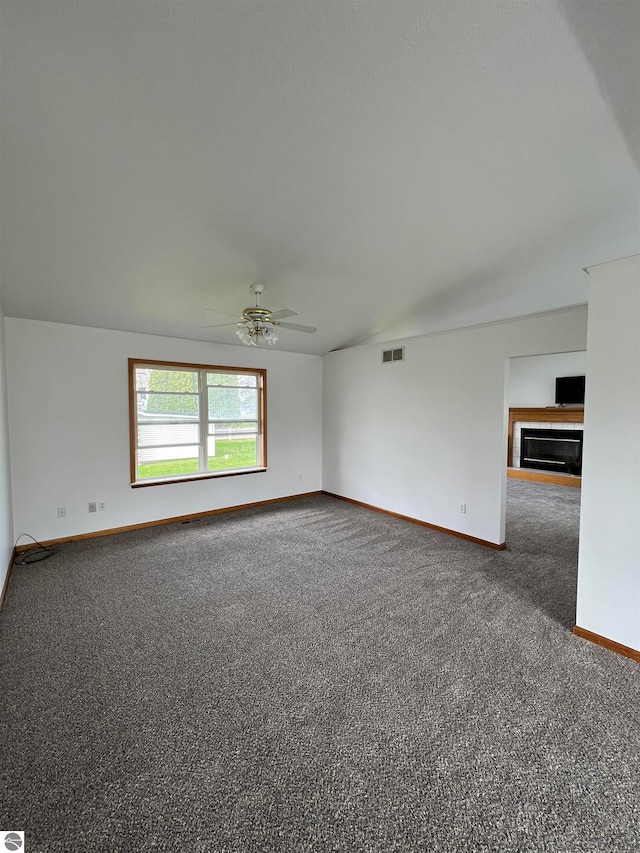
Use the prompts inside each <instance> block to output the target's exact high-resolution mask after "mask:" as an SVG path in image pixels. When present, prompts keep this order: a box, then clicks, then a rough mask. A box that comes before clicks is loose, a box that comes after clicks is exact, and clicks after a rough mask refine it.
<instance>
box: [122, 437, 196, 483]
mask: <svg viewBox="0 0 640 853" xmlns="http://www.w3.org/2000/svg"><path fill="white" fill-rule="evenodd" d="M198 466H199V448H198V446H197V445H195V446H193V445H192V446H191V447H186V446H185V447H153V448H149V449H146V450H139V451H138V472H137V477H138V480H144V479H148V478H149V477H179V476H181V475H183V474H196V473H198Z"/></svg>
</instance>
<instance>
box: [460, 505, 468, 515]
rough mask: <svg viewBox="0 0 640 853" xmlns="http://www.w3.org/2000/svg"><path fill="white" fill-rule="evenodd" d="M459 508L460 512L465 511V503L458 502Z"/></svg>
mask: <svg viewBox="0 0 640 853" xmlns="http://www.w3.org/2000/svg"><path fill="white" fill-rule="evenodd" d="M459 510H460V512H462V513H465V512H466V511H467V505H466V504H460V506H459Z"/></svg>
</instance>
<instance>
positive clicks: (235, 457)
mask: <svg viewBox="0 0 640 853" xmlns="http://www.w3.org/2000/svg"><path fill="white" fill-rule="evenodd" d="M257 448H258V444H257V440H256V438H255V436H252V437H250V438H215V437H214V436H209V438H208V441H207V451H208V466H207V467H208V469H209V471H226V470H229V469H232V468H255V467H256V466H257V465H258V454H257Z"/></svg>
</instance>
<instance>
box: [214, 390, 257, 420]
mask: <svg viewBox="0 0 640 853" xmlns="http://www.w3.org/2000/svg"><path fill="white" fill-rule="evenodd" d="M257 417H258V390H257V388H209V420H211V421H219V420H225V421H227V420H235V419H236V418H247V419H251V420H256V418H257Z"/></svg>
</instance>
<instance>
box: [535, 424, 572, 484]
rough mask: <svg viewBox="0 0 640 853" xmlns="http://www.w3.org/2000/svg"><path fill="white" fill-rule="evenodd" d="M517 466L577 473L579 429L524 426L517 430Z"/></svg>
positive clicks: (562, 472)
mask: <svg viewBox="0 0 640 853" xmlns="http://www.w3.org/2000/svg"><path fill="white" fill-rule="evenodd" d="M520 467H521V468H537V469H538V470H542V471H555V472H556V473H561V474H580V473H581V472H582V430H581V429H530V428H528V427H523V428H522V429H521V430H520Z"/></svg>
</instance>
